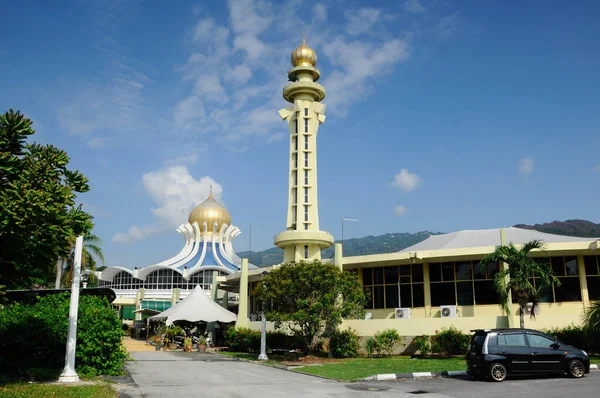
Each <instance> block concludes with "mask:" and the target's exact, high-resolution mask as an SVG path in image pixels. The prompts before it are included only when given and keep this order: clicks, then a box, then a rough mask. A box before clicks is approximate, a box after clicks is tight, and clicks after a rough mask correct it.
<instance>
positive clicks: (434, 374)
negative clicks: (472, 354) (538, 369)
mask: <svg viewBox="0 0 600 398" xmlns="http://www.w3.org/2000/svg"><path fill="white" fill-rule="evenodd" d="M592 370H599V367H598V365H594V364H591V365H590V371H592ZM463 376H467V371H465V370H458V371H452V370H445V371H443V372H414V373H385V374H378V375H375V376H369V377H365V378H364V379H361V381H388V380H398V379H418V378H423V377H429V378H432V377H447V378H448V377H463Z"/></svg>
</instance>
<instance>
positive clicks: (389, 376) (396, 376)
mask: <svg viewBox="0 0 600 398" xmlns="http://www.w3.org/2000/svg"><path fill="white" fill-rule="evenodd" d="M466 375H467V371H466V370H456V371H453V370H445V371H443V372H414V373H387V374H379V375H375V376H370V377H365V378H364V379H361V381H386V380H398V379H418V378H421V377H429V378H431V377H463V376H466Z"/></svg>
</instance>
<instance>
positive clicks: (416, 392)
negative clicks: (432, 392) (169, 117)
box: [408, 390, 429, 394]
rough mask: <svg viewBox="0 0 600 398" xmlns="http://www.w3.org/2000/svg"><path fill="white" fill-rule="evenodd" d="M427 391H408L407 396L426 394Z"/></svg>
mask: <svg viewBox="0 0 600 398" xmlns="http://www.w3.org/2000/svg"><path fill="white" fill-rule="evenodd" d="M428 392H429V391H424V390H416V391H409V392H408V393H409V394H427V393H428Z"/></svg>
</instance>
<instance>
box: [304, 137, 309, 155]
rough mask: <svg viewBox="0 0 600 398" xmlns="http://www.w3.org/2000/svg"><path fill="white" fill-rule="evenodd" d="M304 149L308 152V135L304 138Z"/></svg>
mask: <svg viewBox="0 0 600 398" xmlns="http://www.w3.org/2000/svg"><path fill="white" fill-rule="evenodd" d="M304 149H305V150H307V151H308V135H305V136H304Z"/></svg>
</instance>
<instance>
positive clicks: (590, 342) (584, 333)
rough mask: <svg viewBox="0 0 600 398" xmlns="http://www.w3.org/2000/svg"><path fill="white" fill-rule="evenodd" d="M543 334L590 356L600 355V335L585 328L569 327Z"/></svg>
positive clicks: (548, 330)
mask: <svg viewBox="0 0 600 398" xmlns="http://www.w3.org/2000/svg"><path fill="white" fill-rule="evenodd" d="M542 332H544V333H546V334H547V335H549V336H552V337H554V338H556V339H558V340H559V341H561V342H562V343H564V344H567V345H572V346H574V347H577V348H579V349H582V350H585V351H587V352H588V353H590V354H591V353H600V333H598V332H594V331H593V330H586V328H584V327H583V326H578V325H569V326H566V327H564V328H552V329H545V330H542Z"/></svg>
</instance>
